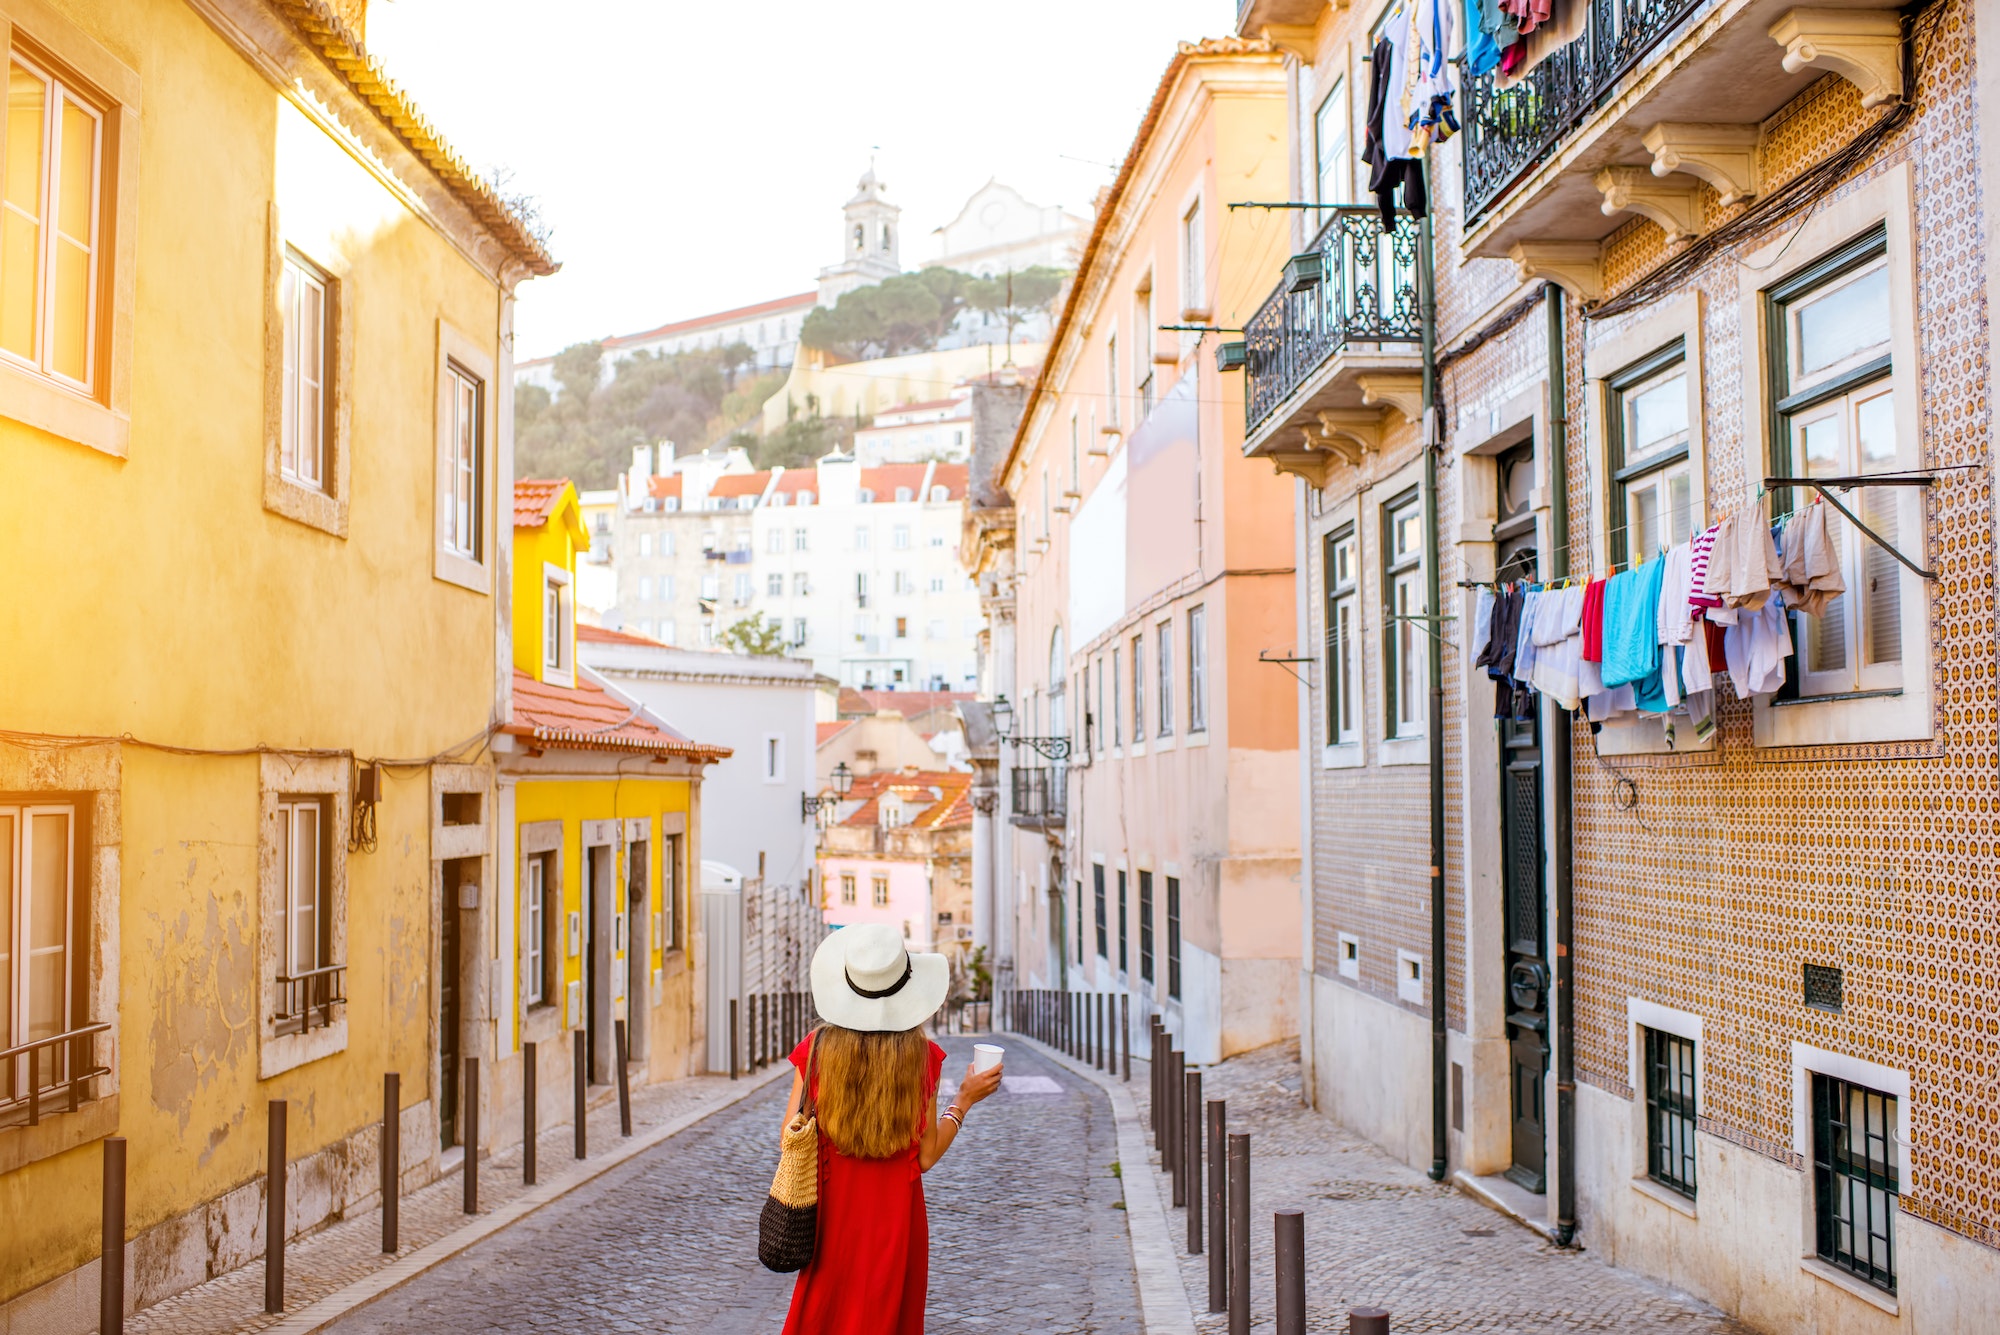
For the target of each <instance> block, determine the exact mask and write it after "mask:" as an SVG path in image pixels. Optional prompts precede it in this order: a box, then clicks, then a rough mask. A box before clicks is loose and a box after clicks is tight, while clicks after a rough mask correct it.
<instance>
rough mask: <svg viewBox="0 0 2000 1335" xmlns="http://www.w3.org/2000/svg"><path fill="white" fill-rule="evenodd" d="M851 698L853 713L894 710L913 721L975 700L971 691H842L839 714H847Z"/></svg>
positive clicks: (846, 689) (975, 697)
mask: <svg viewBox="0 0 2000 1335" xmlns="http://www.w3.org/2000/svg"><path fill="white" fill-rule="evenodd" d="M850 696H852V697H853V702H852V704H853V712H854V713H856V714H873V713H877V712H878V711H880V710H884V709H893V710H895V711H896V712H897V713H898V714H901V715H902V716H903V717H904V718H915V717H916V716H917V715H919V714H927V713H929V712H930V711H931V710H933V709H948V708H950V707H951V706H953V705H956V704H957V703H959V702H960V701H961V700H976V699H978V698H979V697H978V695H977V693H975V692H973V691H857V690H853V689H851V688H843V689H842V690H841V692H840V705H839V708H840V712H841V713H842V714H845V713H848V712H849V699H848V697H850Z"/></svg>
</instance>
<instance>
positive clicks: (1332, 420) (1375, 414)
mask: <svg viewBox="0 0 2000 1335" xmlns="http://www.w3.org/2000/svg"><path fill="white" fill-rule="evenodd" d="M1382 428H1383V413H1382V410H1381V409H1379V408H1334V409H1330V410H1327V411H1323V412H1321V413H1320V414H1319V429H1318V430H1317V431H1315V430H1314V429H1313V428H1312V427H1307V428H1306V429H1305V432H1306V439H1307V440H1308V441H1311V442H1312V443H1314V444H1316V445H1318V446H1320V447H1321V448H1323V449H1328V450H1332V451H1333V452H1334V453H1335V454H1337V455H1339V456H1340V457H1341V460H1342V462H1344V463H1347V464H1350V465H1353V464H1359V463H1360V462H1361V460H1362V458H1363V457H1364V456H1365V455H1370V454H1377V453H1380V452H1381V449H1382Z"/></svg>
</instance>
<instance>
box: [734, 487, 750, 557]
mask: <svg viewBox="0 0 2000 1335" xmlns="http://www.w3.org/2000/svg"><path fill="white" fill-rule="evenodd" d="M746 499H747V498H746ZM730 545H731V547H732V548H733V549H734V550H736V551H739V552H747V551H749V550H750V530H749V529H747V528H739V529H737V530H736V532H734V533H732V534H731V535H730Z"/></svg>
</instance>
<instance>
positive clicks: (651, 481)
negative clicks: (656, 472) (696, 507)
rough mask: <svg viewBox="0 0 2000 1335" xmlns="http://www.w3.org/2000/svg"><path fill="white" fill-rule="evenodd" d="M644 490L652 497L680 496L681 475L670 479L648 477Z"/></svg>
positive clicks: (677, 474)
mask: <svg viewBox="0 0 2000 1335" xmlns="http://www.w3.org/2000/svg"><path fill="white" fill-rule="evenodd" d="M646 489H647V492H648V493H649V494H650V495H653V496H678V495H680V494H681V475H680V474H679V473H675V474H673V475H672V476H670V477H657V476H656V477H650V478H647V479H646Z"/></svg>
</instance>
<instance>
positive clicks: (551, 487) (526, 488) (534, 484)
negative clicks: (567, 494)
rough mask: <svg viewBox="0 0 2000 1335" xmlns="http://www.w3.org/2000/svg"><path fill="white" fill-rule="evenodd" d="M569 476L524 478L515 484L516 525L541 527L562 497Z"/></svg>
mask: <svg viewBox="0 0 2000 1335" xmlns="http://www.w3.org/2000/svg"><path fill="white" fill-rule="evenodd" d="M568 485H569V479H568V478H561V477H555V478H523V479H522V480H520V481H518V482H516V483H515V484H514V527H515V528H540V527H541V526H542V525H543V524H546V523H548V522H549V515H550V513H551V512H552V511H553V510H554V509H555V508H556V502H557V501H559V500H561V499H562V493H563V488H564V487H567V486H568Z"/></svg>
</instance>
